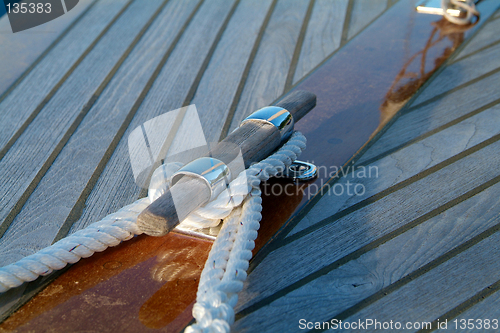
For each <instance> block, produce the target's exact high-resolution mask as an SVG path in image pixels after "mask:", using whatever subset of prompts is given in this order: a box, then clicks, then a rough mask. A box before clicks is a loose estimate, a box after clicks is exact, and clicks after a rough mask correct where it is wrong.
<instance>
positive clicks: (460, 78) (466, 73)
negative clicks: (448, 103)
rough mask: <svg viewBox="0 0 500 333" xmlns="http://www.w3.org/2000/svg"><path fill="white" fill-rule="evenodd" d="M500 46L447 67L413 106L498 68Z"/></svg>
mask: <svg viewBox="0 0 500 333" xmlns="http://www.w3.org/2000/svg"><path fill="white" fill-rule="evenodd" d="M499 51H500V44H497V45H495V46H493V47H490V48H488V49H486V50H484V51H482V52H479V53H476V54H474V55H471V56H470V57H467V58H464V59H462V60H460V61H458V62H455V63H453V64H452V65H450V66H447V67H446V68H445V69H444V70H443V71H442V72H441V73H439V75H438V77H436V78H435V79H434V80H433V81H432V82H431V83H430V84H429V86H428V87H427V88H426V89H424V91H423V92H422V93H421V94H420V95H419V96H418V97H417V99H416V100H415V101H414V102H413V103H412V105H413V106H418V104H420V103H422V102H425V101H426V100H428V99H430V98H432V97H435V96H437V95H440V94H442V93H445V92H447V91H449V90H450V89H453V88H455V87H457V86H460V85H462V84H464V83H466V82H469V81H471V80H474V79H477V78H478V77H480V76H482V75H484V74H487V73H489V72H491V71H493V70H495V69H498V68H499V67H500V57H498V52H499Z"/></svg>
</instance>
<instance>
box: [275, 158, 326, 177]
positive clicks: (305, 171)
mask: <svg viewBox="0 0 500 333" xmlns="http://www.w3.org/2000/svg"><path fill="white" fill-rule="evenodd" d="M282 176H283V177H285V178H289V179H293V180H298V181H307V180H311V179H313V178H316V177H317V176H318V168H317V167H316V166H315V165H314V164H312V163H307V162H303V161H299V160H295V161H294V162H293V163H292V164H291V165H290V166H289V167H287V168H286V169H285V171H284V172H283V173H282Z"/></svg>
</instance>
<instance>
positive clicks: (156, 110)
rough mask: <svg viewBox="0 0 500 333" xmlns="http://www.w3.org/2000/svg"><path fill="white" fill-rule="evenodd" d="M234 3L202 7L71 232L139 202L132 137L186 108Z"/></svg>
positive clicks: (221, 2) (114, 154) (215, 3)
mask: <svg viewBox="0 0 500 333" xmlns="http://www.w3.org/2000/svg"><path fill="white" fill-rule="evenodd" d="M233 3H234V2H231V3H228V2H227V1H210V2H204V3H203V4H202V6H201V7H200V9H199V10H198V12H197V13H196V14H195V16H194V17H193V19H192V21H191V24H189V26H188V27H187V29H186V30H185V31H184V33H183V35H182V37H181V39H180V40H179V42H178V43H177V46H176V48H175V49H174V51H173V52H172V54H171V55H170V57H169V59H168V61H167V62H166V64H165V66H164V67H163V68H162V70H161V72H160V73H159V75H158V77H157V78H156V80H155V82H154V84H153V85H152V87H151V89H150V90H149V91H148V93H147V95H146V98H145V99H144V101H143V102H142V104H141V106H140V108H139V109H138V110H137V113H136V115H135V117H134V119H133V120H132V122H131V123H130V125H129V127H128V129H127V131H126V132H125V134H124V135H123V138H122V139H121V140H120V143H119V144H118V146H117V148H116V150H115V151H114V152H113V155H112V156H111V158H110V160H109V162H108V164H107V165H106V167H105V169H104V171H103V172H102V174H101V176H100V178H99V180H98V181H97V183H96V185H95V187H94V188H93V190H92V192H91V193H90V195H89V197H88V199H87V201H86V208H85V210H84V211H83V214H82V217H81V218H80V219H79V220H78V221H77V222H76V223H75V224H74V225H73V227H72V229H71V232H74V231H76V230H79V229H81V228H84V227H85V226H87V225H88V224H90V223H92V222H95V221H98V220H100V219H102V218H103V217H104V216H106V215H108V214H110V213H112V212H115V211H117V210H118V209H120V208H121V207H123V206H125V205H128V204H130V203H131V202H133V201H135V200H136V199H137V197H138V196H139V193H140V192H141V188H139V187H138V186H137V185H136V184H135V182H134V175H133V173H132V168H131V165H130V157H129V152H128V136H129V134H130V133H131V132H132V130H134V129H135V128H136V127H138V126H141V125H142V124H143V123H144V122H145V121H148V120H150V119H153V118H154V117H156V116H159V115H161V114H164V113H165V112H168V111H170V110H174V109H177V108H179V107H180V106H182V103H183V102H184V99H185V97H186V94H187V92H188V91H189V89H190V87H191V85H192V84H193V82H194V80H195V78H196V76H197V73H198V70H199V69H200V67H201V65H202V63H203V61H204V59H205V57H206V55H207V54H208V51H209V49H210V47H211V46H212V43H213V42H214V39H215V36H216V35H217V31H218V30H219V28H220V27H221V26H222V24H223V22H224V20H225V17H226V16H227V15H228V13H229V11H230V9H231V6H232V4H233Z"/></svg>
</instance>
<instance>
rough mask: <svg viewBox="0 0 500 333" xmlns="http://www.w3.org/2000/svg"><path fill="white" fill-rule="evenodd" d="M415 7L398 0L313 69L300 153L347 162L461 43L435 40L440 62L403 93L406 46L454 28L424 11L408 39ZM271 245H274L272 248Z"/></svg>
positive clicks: (330, 162) (486, 11)
mask: <svg viewBox="0 0 500 333" xmlns="http://www.w3.org/2000/svg"><path fill="white" fill-rule="evenodd" d="M483 5H484V7H482V8H481V10H482V13H483V15H484V18H487V17H488V15H491V12H492V11H493V10H494V9H495V8H496V6H497V5H496V4H493V3H484V4H483ZM413 11H414V8H412V6H411V5H410V4H408V3H407V2H398V3H397V4H395V5H394V6H392V7H391V8H390V9H389V10H388V11H387V12H386V13H385V14H384V15H382V16H381V17H380V18H379V19H377V20H376V21H375V22H374V23H372V25H371V26H370V29H368V30H365V31H364V32H363V33H361V34H360V35H358V36H357V37H356V38H355V39H353V40H352V41H351V42H350V43H348V44H347V45H346V46H345V47H343V48H342V49H340V50H339V51H337V53H336V54H335V56H334V57H332V58H331V59H330V60H328V61H327V62H325V63H324V64H323V66H322V67H321V71H319V70H318V71H315V72H313V73H312V74H311V75H310V76H309V77H307V78H306V79H304V80H303V81H301V82H300V83H299V84H298V85H297V86H296V88H297V89H303V90H308V91H311V92H313V93H315V94H316V95H317V96H318V104H317V106H316V108H315V109H314V110H313V112H311V113H310V114H309V115H308V116H306V117H304V119H303V120H302V121H301V122H300V123H298V124H297V126H296V128H297V129H298V130H300V131H302V133H304V134H305V135H306V137H307V138H308V149H307V150H306V151H305V152H304V154H303V155H302V156H301V159H304V160H310V161H314V162H315V163H316V164H318V165H320V166H328V167H330V166H337V167H340V166H342V165H344V166H345V165H346V164H347V163H348V162H350V160H351V158H352V157H353V155H356V153H357V152H360V151H362V150H364V149H366V148H367V147H368V146H369V145H367V142H368V141H370V139H371V138H374V137H378V136H379V135H380V134H381V132H379V131H380V130H382V129H383V128H384V126H383V125H384V124H385V123H387V122H389V121H390V119H391V117H392V116H393V115H394V114H396V112H397V111H398V110H399V109H400V108H401V106H402V105H403V104H404V102H405V101H408V100H409V99H410V98H411V97H412V96H413V94H414V93H415V92H416V90H417V89H418V88H419V87H420V86H421V85H422V84H423V83H424V82H425V81H426V79H428V78H429V77H430V73H433V72H434V71H435V70H436V69H437V68H438V66H439V65H440V64H442V63H443V62H444V61H445V59H447V57H449V56H450V54H451V52H450V48H453V47H454V48H456V47H458V46H457V42H456V41H457V39H456V38H455V39H452V40H447V39H441V40H440V41H439V43H437V44H435V45H434V47H435V48H436V49H437V50H441V51H440V52H441V53H440V52H433V54H429V55H428V56H427V58H426V61H427V63H428V64H434V66H436V67H434V68H433V69H431V70H430V71H429V72H428V73H426V76H425V77H424V80H416V81H415V82H410V83H411V84H408V85H407V86H401V87H400V88H401V89H400V90H401V94H400V95H398V93H397V91H396V87H397V86H398V85H397V83H398V82H397V80H398V77H399V75H400V71H401V69H402V68H404V67H405V66H408V64H407V63H406V62H407V60H408V59H407V58H405V56H404V54H405V52H406V51H409V52H411V54H414V53H415V52H422V50H425V48H426V46H427V45H428V43H429V37H432V36H433V35H434V34H436V29H437V30H439V28H438V27H439V26H441V27H448V28H449V26H448V23H447V22H446V21H444V19H443V20H441V19H440V18H439V17H436V16H433V15H419V16H416V17H415V20H414V21H411V22H412V24H414V25H413V26H412V29H415V31H419V33H418V34H412V36H411V37H410V39H409V40H408V39H406V37H407V33H406V32H405V31H407V30H406V28H402V27H405V26H406V25H407V24H410V23H409V22H410V21H409V20H408V17H409V16H412V15H414V12H413ZM433 22H434V23H433ZM435 22H437V23H435ZM480 23H481V22H480ZM479 26H480V24H478V25H476V26H475V27H473V28H471V29H470V30H467V31H465V32H463V30H460V31H459V32H457V33H456V34H458V35H459V36H458V37H460V35H462V34H463V36H462V38H458V45H460V43H461V41H463V40H464V39H465V38H467V37H468V36H470V35H471V34H472V33H473V32H474V31H475V30H476V29H477V28H478V27H479ZM379 36H384V39H383V40H380V39H379V38H378V37H379ZM385 43H387V44H390V45H386V44H385ZM407 48H408V49H407ZM340 69H341V70H340ZM372 80H373V81H372ZM401 84H402V83H399V85H401ZM395 85H396V86H395ZM332 87H335V89H333V88H332ZM375 110H377V111H375ZM374 111H375V112H374ZM377 133H378V134H377ZM325 152H334V153H333V154H326V153H325ZM334 180H335V178H331V179H326V178H324V179H323V178H320V179H318V180H317V181H316V184H319V185H320V187H321V186H322V185H323V184H325V183H326V182H330V183H331V182H333V181H334ZM319 197H320V195H317V196H316V197H314V198H312V199H310V200H308V201H306V200H304V202H303V203H302V204H301V205H300V206H299V207H298V209H297V211H296V212H297V215H294V216H293V217H292V220H291V221H289V223H287V225H286V227H285V228H283V229H282V230H281V231H280V232H279V234H278V235H277V236H276V237H275V238H279V239H282V238H283V237H284V236H285V235H286V234H287V233H288V232H289V231H290V230H291V229H293V227H294V225H295V224H296V223H298V221H300V219H301V217H302V216H305V214H307V212H308V210H309V209H310V208H311V207H312V206H313V205H314V204H315V203H316V202H317V200H318V199H319ZM278 243H279V241H278ZM272 248H273V246H271V247H270V248H269V249H268V250H271V249H272ZM267 253H268V251H267V250H264V251H263V252H261V253H260V254H258V255H257V257H256V259H255V260H254V262H253V264H252V267H254V265H256V264H257V263H258V262H260V261H261V260H262V259H263V258H264V257H265V256H266V254H267Z"/></svg>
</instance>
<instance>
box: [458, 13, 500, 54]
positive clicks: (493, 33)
mask: <svg viewBox="0 0 500 333" xmlns="http://www.w3.org/2000/svg"><path fill="white" fill-rule="evenodd" d="M498 31H500V20H493V21H490V22H489V23H488V24H486V25H485V26H484V27H483V28H482V29H481V30H480V31H479V33H478V34H477V35H476V36H474V38H473V39H472V40H471V42H470V43H469V44H467V46H465V48H464V49H463V50H462V51H461V52H460V53H459V54H458V55H457V56H456V57H455V59H454V60H453V61H457V60H460V59H461V58H463V57H466V56H468V55H469V54H471V53H473V52H477V51H479V50H482V49H483V48H486V47H488V46H489V45H491V44H494V43H496V42H498V41H500V35H499V34H498Z"/></svg>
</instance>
